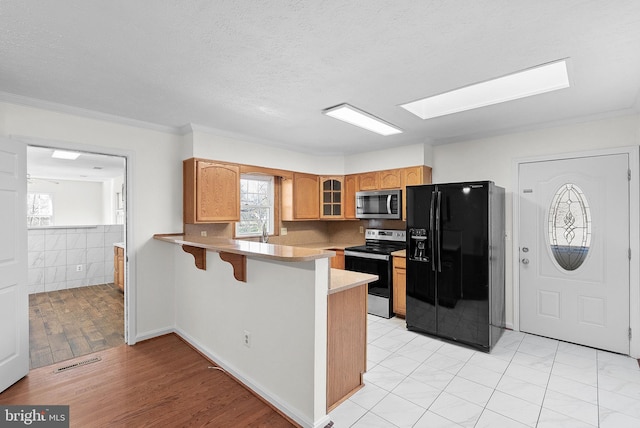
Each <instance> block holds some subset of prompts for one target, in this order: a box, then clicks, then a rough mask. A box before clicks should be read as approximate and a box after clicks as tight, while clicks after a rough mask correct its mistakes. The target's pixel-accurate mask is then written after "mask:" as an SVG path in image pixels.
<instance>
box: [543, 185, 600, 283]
mask: <svg viewBox="0 0 640 428" xmlns="http://www.w3.org/2000/svg"><path fill="white" fill-rule="evenodd" d="M548 232H549V243H550V245H551V252H552V254H553V257H554V258H555V259H556V262H558V264H559V265H560V267H561V268H562V269H564V270H567V271H573V270H576V269H578V268H579V267H580V266H581V265H582V263H583V262H584V260H585V258H586V257H587V253H588V252H589V246H590V245H591V210H590V209H589V203H588V202H587V198H586V197H585V195H584V192H583V191H582V190H581V189H580V188H579V187H578V186H577V185H575V184H573V183H566V184H563V185H562V186H560V188H559V189H558V190H557V191H556V194H555V195H554V197H553V200H552V201H551V206H550V207H549V224H548Z"/></svg>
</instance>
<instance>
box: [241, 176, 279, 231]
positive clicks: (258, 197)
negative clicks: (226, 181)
mask: <svg viewBox="0 0 640 428" xmlns="http://www.w3.org/2000/svg"><path fill="white" fill-rule="evenodd" d="M273 199H274V198H273V177H269V176H263V175H248V174H243V175H242V176H241V177H240V222H238V223H236V236H257V235H261V234H262V227H263V225H266V227H267V231H268V232H269V234H273V230H274V227H273V217H274V214H273Z"/></svg>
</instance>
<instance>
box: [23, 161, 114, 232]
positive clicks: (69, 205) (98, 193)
mask: <svg viewBox="0 0 640 428" xmlns="http://www.w3.org/2000/svg"><path fill="white" fill-rule="evenodd" d="M27 170H28V165H27ZM27 192H29V193H49V194H51V197H52V202H53V224H52V226H85V225H96V224H105V223H103V217H102V207H103V203H102V183H100V182H94V181H72V180H55V181H54V180H40V179H33V180H32V183H27Z"/></svg>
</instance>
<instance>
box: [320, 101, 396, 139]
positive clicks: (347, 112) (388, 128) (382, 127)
mask: <svg viewBox="0 0 640 428" xmlns="http://www.w3.org/2000/svg"><path fill="white" fill-rule="evenodd" d="M322 113H324V114H326V115H327V116H331V117H333V118H334V119H338V120H341V121H343V122H347V123H350V124H351V125H355V126H359V127H360V128H364V129H366V130H368V131H372V132H375V133H376V134H380V135H384V136H387V135H393V134H401V133H402V130H400V129H398V128H396V127H395V126H393V125H391V124H390V123H387V122H385V121H384V120H381V119H378V118H377V117H375V116H373V115H370V114H369V113H367V112H364V111H362V110H358V109H357V108H355V107H353V106H350V105H349V104H340V105H339V106H335V107H331V108H329V109H326V110H324V111H323V112H322Z"/></svg>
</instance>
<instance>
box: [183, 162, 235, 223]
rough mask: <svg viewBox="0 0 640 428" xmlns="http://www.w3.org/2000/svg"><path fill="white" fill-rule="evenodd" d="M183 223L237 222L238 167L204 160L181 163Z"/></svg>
mask: <svg viewBox="0 0 640 428" xmlns="http://www.w3.org/2000/svg"><path fill="white" fill-rule="evenodd" d="M183 186H184V189H183V191H184V194H183V198H184V206H183V216H184V222H185V223H188V224H195V223H216V222H232V221H239V220H240V167H239V166H238V165H235V164H224V163H219V162H214V161H206V160H203V159H195V158H191V159H187V160H185V161H184V162H183Z"/></svg>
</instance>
